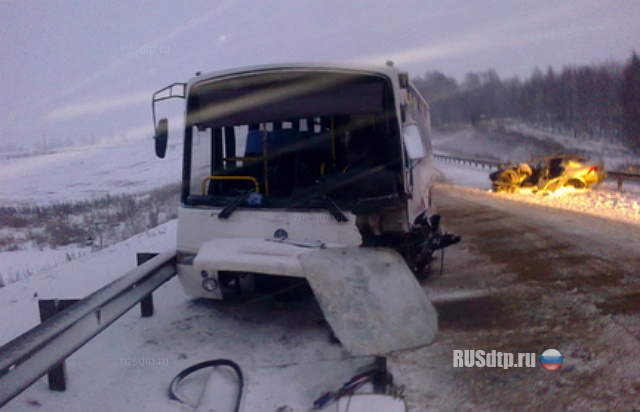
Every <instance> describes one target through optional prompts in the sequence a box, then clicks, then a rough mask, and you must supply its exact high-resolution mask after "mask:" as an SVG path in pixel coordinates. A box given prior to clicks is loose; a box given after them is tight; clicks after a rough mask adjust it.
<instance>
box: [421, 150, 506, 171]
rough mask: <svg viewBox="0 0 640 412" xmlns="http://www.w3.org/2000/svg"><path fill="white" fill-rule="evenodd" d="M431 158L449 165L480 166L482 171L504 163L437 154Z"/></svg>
mask: <svg viewBox="0 0 640 412" xmlns="http://www.w3.org/2000/svg"><path fill="white" fill-rule="evenodd" d="M433 157H434V158H435V159H437V160H442V161H444V162H451V163H462V164H468V165H470V166H476V167H478V166H481V167H482V168H483V169H484V168H485V167H488V168H489V169H493V168H495V169H497V168H498V167H500V165H501V164H504V162H496V161H494V160H484V159H473V158H470V157H458V156H447V155H443V154H437V153H434V154H433Z"/></svg>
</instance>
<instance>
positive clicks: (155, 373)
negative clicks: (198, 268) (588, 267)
mask: <svg viewBox="0 0 640 412" xmlns="http://www.w3.org/2000/svg"><path fill="white" fill-rule="evenodd" d="M486 144H487V142H482V141H479V142H477V145H476V146H473V145H470V143H469V141H468V140H467V141H466V142H465V141H463V139H462V138H459V137H455V136H451V135H447V136H438V135H437V134H436V136H435V138H434V146H435V148H436V150H438V151H439V152H446V153H451V154H460V152H461V151H462V150H463V149H464V148H465V147H466V148H467V153H465V154H466V155H468V156H476V157H486V156H483V154H484V155H486V154H487V153H486V152H483V151H482V150H480V149H481V148H482V147H485V146H486ZM506 146H510V147H513V145H506ZM505 150H506V149H505ZM519 150H520V149H519ZM522 150H524V149H522ZM527 150H528V149H527ZM181 153H182V148H181V146H180V145H175V144H174V145H172V146H171V148H170V150H169V151H168V154H167V158H166V159H164V160H158V159H156V158H155V155H154V153H153V147H152V142H151V141H144V142H133V143H128V144H125V145H120V146H113V147H106V146H105V147H91V148H83V149H80V148H76V149H73V150H67V151H59V152H57V153H52V154H46V155H39V156H30V157H14V158H6V157H5V158H2V159H0V170H1V172H0V204H1V205H3V206H11V205H27V204H47V203H49V202H63V201H73V200H82V199H85V198H92V197H98V196H101V195H104V194H107V193H109V194H117V193H137V192H140V191H144V190H149V189H153V188H156V187H160V186H163V185H165V184H168V183H174V182H176V181H177V180H178V177H179V176H180V156H181ZM522 155H523V156H524V153H522ZM436 164H437V167H438V171H439V180H440V181H443V182H447V183H450V184H455V185H460V186H465V187H467V189H465V190H468V191H469V192H474V191H482V192H486V191H488V190H489V188H490V182H489V178H488V174H489V172H488V170H487V169H478V168H474V167H469V166H460V165H452V164H445V163H439V162H437V163H436ZM495 196H500V197H502V198H504V199H509V200H512V201H513V205H514V207H517V206H518V204H520V202H525V203H537V204H541V205H544V206H546V207H548V208H550V209H551V208H562V209H569V210H574V211H577V212H580V213H587V214H596V215H599V216H604V217H607V218H610V219H614V220H619V221H623V222H628V223H630V224H640V206H639V205H640V187H639V186H638V185H634V184H628V183H626V182H625V185H624V188H623V190H622V191H619V190H618V189H617V187H616V186H615V183H612V182H607V183H605V184H603V185H601V186H600V187H599V188H597V189H596V190H593V191H570V192H569V191H568V192H564V193H561V194H556V195H548V196H542V195H531V194H529V195H527V194H517V195H515V194H495ZM175 236H176V224H175V222H170V223H167V224H164V225H162V226H159V227H157V228H154V229H152V230H149V231H148V232H146V233H143V234H140V235H137V236H135V237H133V238H131V239H129V240H127V241H126V242H122V243H120V244H118V245H115V246H112V247H109V248H107V249H104V250H102V251H99V252H93V253H91V251H90V250H89V249H87V248H81V247H70V248H66V249H62V250H44V251H37V250H35V249H33V250H22V251H14V252H3V253H0V262H1V267H2V269H3V271H5V272H6V271H7V269H10V271H24V270H25V269H26V270H28V271H31V272H33V273H34V275H33V276H30V277H28V278H26V279H23V280H21V281H20V282H16V283H13V284H10V285H8V286H6V287H4V288H0V307H2V313H1V314H0V344H4V343H6V342H8V341H9V340H11V339H13V338H14V337H16V336H18V335H19V334H21V333H23V332H25V331H26V330H28V329H30V328H31V327H33V326H35V325H36V324H37V323H38V322H39V319H38V313H37V300H38V299H42V298H81V297H84V296H86V295H88V294H89V293H90V292H92V291H94V290H95V289H97V288H99V287H101V286H103V285H105V284H107V283H108V282H110V281H112V280H113V279H115V278H117V277H118V276H120V275H122V274H123V273H124V272H126V271H127V270H130V269H132V268H133V267H134V266H135V254H136V253H137V252H160V251H164V250H167V249H170V248H172V247H174V246H175ZM155 296H156V298H155V301H156V309H157V314H156V315H154V317H152V318H150V319H140V317H139V313H138V311H137V310H132V311H130V312H129V313H128V314H126V315H125V316H124V317H123V318H122V319H121V320H119V321H118V322H116V323H115V324H114V325H112V326H111V327H110V328H108V329H107V331H105V332H104V333H103V334H101V335H99V336H98V337H97V338H96V339H94V340H93V341H91V342H90V343H89V344H87V345H86V346H85V347H84V348H82V349H81V350H79V351H78V352H77V353H76V354H74V355H73V356H72V357H71V358H70V359H69V360H68V362H67V368H68V372H69V379H70V380H69V387H70V389H69V390H68V391H67V392H65V393H53V392H49V391H48V390H47V388H46V380H44V379H41V380H39V381H38V382H37V383H36V384H35V385H33V386H32V387H31V388H29V389H28V390H27V391H25V392H24V393H23V394H21V395H20V396H19V397H18V398H17V399H15V400H14V401H13V402H11V403H10V404H9V405H7V407H6V408H5V409H3V410H7V411H24V410H87V409H88V408H89V409H91V410H95V411H108V410H157V411H161V410H167V411H180V410H189V409H187V408H184V407H181V406H180V405H179V404H177V403H175V402H173V401H169V400H168V398H167V396H166V387H167V385H168V383H169V382H170V380H171V378H172V377H173V376H174V375H175V374H176V373H177V372H179V371H180V370H182V369H183V368H185V367H187V366H190V365H192V364H194V363H196V362H200V361H203V360H207V359H211V358H224V357H229V358H233V359H234V360H236V361H237V362H238V363H239V364H240V365H241V366H242V367H243V368H244V369H245V373H246V374H247V376H248V380H249V385H248V388H249V389H248V392H247V393H246V396H245V409H244V410H247V411H276V410H277V411H279V412H286V411H294V410H295V411H297V410H307V409H308V408H309V406H310V404H309V400H310V399H314V398H315V397H317V396H318V395H319V394H321V393H322V392H323V391H326V390H328V389H333V388H334V387H336V386H339V385H340V384H341V383H342V382H344V381H345V380H346V379H347V378H349V377H350V376H352V375H354V374H355V373H356V372H357V369H358V367H361V366H362V365H363V364H366V363H368V362H370V361H371V359H356V360H354V359H350V358H349V356H348V354H347V353H346V352H345V351H344V350H343V349H342V348H341V347H340V346H337V345H332V344H330V343H329V335H330V331H329V329H328V326H327V325H326V324H325V323H324V322H323V318H322V314H321V312H320V311H319V308H317V307H316V306H313V305H311V306H310V304H309V303H308V302H307V303H301V304H300V305H303V306H301V307H297V308H296V310H294V311H291V310H290V309H291V307H290V306H289V307H288V308H289V310H287V309H286V308H287V307H285V306H282V307H278V306H277V305H276V306H274V305H266V304H265V303H264V302H257V303H256V304H255V306H254V307H252V308H247V307H246V306H242V305H239V304H238V303H234V302H231V303H220V302H218V303H210V302H202V301H198V300H192V299H190V298H188V297H187V296H185V295H184V293H183V292H182V290H181V288H180V286H179V285H178V283H177V280H176V279H173V280H172V281H170V282H169V283H168V284H167V285H165V286H163V287H162V288H160V289H159V290H158V291H157V292H156V293H155ZM261 305H264V307H263V306H261ZM256 307H258V308H259V309H260V310H256ZM114 343H117V344H114ZM283 347H286V348H287V351H286V352H284V353H283V351H282V348H283ZM285 366H286V367H285ZM123 382H124V383H125V384H123ZM134 384H135V390H132V389H131V388H130V385H134ZM105 388H109V394H108V395H105V394H104V393H103V392H101V391H104V390H105ZM192 390H193V391H194V392H193V393H191V394H190V395H191V396H192V398H195V399H197V394H196V393H197V390H195V389H192ZM141 394H142V395H141Z"/></svg>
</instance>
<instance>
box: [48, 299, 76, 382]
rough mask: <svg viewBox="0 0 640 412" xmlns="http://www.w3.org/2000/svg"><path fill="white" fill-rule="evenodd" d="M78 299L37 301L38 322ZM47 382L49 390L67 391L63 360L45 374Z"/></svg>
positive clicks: (65, 370) (65, 369)
mask: <svg viewBox="0 0 640 412" xmlns="http://www.w3.org/2000/svg"><path fill="white" fill-rule="evenodd" d="M78 300H79V299H41V300H38V309H39V310H40V322H44V321H46V320H47V319H49V318H50V317H52V316H53V315H55V314H56V313H58V312H62V311H63V310H65V309H66V308H68V307H69V306H71V305H73V304H74V303H76V302H77V301H78ZM47 379H48V381H49V390H52V391H57V392H64V391H66V390H67V368H66V366H65V363H64V360H63V361H62V362H60V363H58V364H56V365H55V366H54V367H53V368H51V370H50V371H49V373H47Z"/></svg>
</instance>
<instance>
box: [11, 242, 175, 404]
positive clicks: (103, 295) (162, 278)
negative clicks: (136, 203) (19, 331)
mask: <svg viewBox="0 0 640 412" xmlns="http://www.w3.org/2000/svg"><path fill="white" fill-rule="evenodd" d="M175 256H176V253H175V251H174V250H169V251H166V252H164V253H162V254H160V255H158V256H156V257H154V258H153V259H151V260H148V261H147V262H146V263H143V264H142V265H141V266H138V267H136V268H135V269H133V270H131V271H130V272H128V273H126V274H125V275H123V276H122V277H120V278H118V279H116V280H115V281H113V282H111V283H110V284H108V285H106V286H105V287H103V288H101V289H99V290H97V291H96V292H94V293H92V294H91V295H89V296H88V297H86V298H84V299H82V300H80V301H78V302H76V303H75V304H73V305H71V306H70V307H68V308H67V309H65V310H63V311H61V312H59V313H57V314H56V315H54V316H53V317H51V318H49V319H48V320H46V321H44V322H43V323H41V324H40V325H38V326H36V327H34V328H33V329H31V330H29V331H28V332H26V333H24V334H23V335H20V336H18V337H17V338H15V339H14V340H12V341H11V342H9V343H7V344H5V345H4V346H2V347H0V407H2V406H4V405H5V404H7V403H8V402H9V401H10V400H11V399H13V398H14V397H16V396H17V395H19V394H20V393H21V392H22V391H24V390H25V389H27V388H28V387H29V386H31V385H32V384H33V383H34V382H35V381H37V380H38V379H39V378H40V377H41V376H43V375H44V374H46V373H47V372H48V371H49V370H51V369H52V368H54V367H55V366H56V365H58V364H59V363H60V362H62V361H64V360H65V359H66V358H67V357H69V356H70V355H71V354H72V353H74V352H75V351H76V350H78V349H79V348H81V347H82V346H83V345H84V344H85V343H87V342H88V341H89V340H91V339H92V338H94V337H95V336H96V335H97V334H99V333H100V332H101V331H103V330H104V329H105V328H107V327H108V326H109V325H111V324H112V323H113V322H114V321H115V320H116V319H118V318H119V317H120V316H122V315H124V314H125V313H126V312H127V311H128V310H129V309H131V308H132V307H133V306H135V305H136V304H137V303H138V302H140V301H141V300H143V299H145V297H147V296H148V295H149V294H150V293H151V292H153V291H154V290H156V289H157V288H158V287H160V286H161V285H162V284H163V283H165V282H166V281H168V280H169V279H171V278H172V277H173V276H175V274H176V258H175Z"/></svg>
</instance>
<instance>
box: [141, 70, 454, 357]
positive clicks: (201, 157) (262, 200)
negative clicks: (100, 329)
mask: <svg viewBox="0 0 640 412" xmlns="http://www.w3.org/2000/svg"><path fill="white" fill-rule="evenodd" d="M175 97H179V98H183V99H185V101H186V111H185V124H184V155H183V170H182V189H181V205H180V208H179V216H178V239H177V253H178V268H179V272H178V276H179V279H180V281H181V283H182V286H183V287H184V289H185V291H186V293H187V294H189V295H192V296H197V297H203V298H213V299H222V298H223V297H224V296H226V295H227V294H229V293H232V294H243V293H246V291H248V290H251V289H253V288H258V287H264V286H265V285H267V286H268V285H270V284H274V283H275V284H278V280H281V279H286V278H304V279H306V280H308V281H309V283H310V285H311V287H312V289H313V291H314V293H315V295H316V296H317V297H318V299H319V301H320V304H321V306H322V305H323V302H325V303H326V305H324V306H326V307H323V310H325V309H326V308H327V307H331V310H334V311H342V312H344V311H349V310H351V309H350V307H351V306H353V304H354V303H353V301H352V298H353V295H354V294H357V293H358V288H359V287H360V288H361V287H362V282H365V283H367V285H368V286H367V287H368V288H369V289H368V292H370V293H368V294H367V297H364V298H363V299H364V300H365V301H366V302H362V304H363V305H369V306H371V305H378V304H379V301H380V300H384V299H385V297H380V296H378V295H385V294H389V293H398V291H404V292H402V293H404V295H403V296H404V297H403V298H402V299H407V300H408V301H410V300H411V299H412V298H411V297H410V296H413V295H415V296H416V297H415V299H417V300H416V301H415V302H414V303H416V302H417V303H416V304H417V305H418V306H421V307H424V308H423V309H420V310H423V311H424V310H426V311H428V312H429V316H430V317H432V318H433V322H435V312H434V310H433V308H432V307H431V305H430V303H429V302H428V301H426V298H424V296H423V295H424V294H423V292H422V290H421V288H420V287H419V285H418V283H417V281H416V279H415V276H418V277H420V276H424V275H425V273H426V272H427V270H428V267H429V263H430V262H431V260H432V257H433V254H434V252H435V251H436V250H438V249H441V248H443V247H446V246H448V245H450V244H453V243H456V242H457V241H458V240H459V237H457V236H454V235H450V234H446V233H443V232H442V230H441V229H440V227H439V217H438V216H437V215H432V210H431V208H432V201H433V199H432V185H433V182H434V178H435V170H434V165H433V158H432V153H431V151H432V149H431V139H430V123H429V107H428V106H427V104H426V103H425V101H424V99H423V98H422V97H421V96H420V94H419V93H418V92H417V91H416V89H415V88H414V87H413V86H412V85H411V84H410V82H409V79H408V75H407V73H403V72H400V71H398V70H397V69H396V68H395V67H394V66H393V64H391V63H389V64H387V65H386V66H381V67H351V66H337V65H318V64H292V65H269V66H259V67H249V68H243V69H236V70H231V71H223V72H216V73H209V74H198V75H196V77H194V78H192V79H191V80H189V82H187V83H176V84H173V85H171V86H168V87H166V88H164V89H161V90H159V91H158V92H156V93H155V94H154V95H153V99H152V100H153V117H154V125H155V126H156V136H155V144H156V154H157V155H158V156H159V157H161V158H162V157H164V154H165V151H166V148H167V138H168V129H169V128H168V121H167V119H161V120H159V121H158V122H157V124H156V112H155V110H156V103H158V102H159V101H162V100H166V99H171V98H175ZM356 278H358V279H356ZM394 282H395V283H394ZM412 289H415V291H413V290H412ZM391 290H394V291H395V292H391ZM336 294H339V295H340V296H338V297H336V296H333V295H336ZM329 295H331V296H329ZM343 295H344V296H343ZM418 295H422V297H421V296H418ZM341 299H342V303H336V302H337V301H340V300H341ZM356 300H357V299H356ZM373 300H377V301H376V302H374V301H373ZM327 310H328V309H327ZM420 310H417V312H416V314H420ZM325 315H327V313H326V311H325ZM334 315H335V314H334ZM423 315H424V314H423ZM330 316H331V315H328V316H327V317H328V318H329V317H330ZM388 316H391V314H390V315H388ZM390 322H395V321H394V320H392V319H390ZM433 322H431V323H433ZM333 326H335V325H333ZM431 327H433V328H432V329H433V331H435V327H434V325H433V324H431V326H430V328H431ZM334 329H335V327H334ZM391 329H393V328H391ZM335 332H336V334H337V335H338V337H340V334H339V333H338V331H335ZM427 335H429V334H427ZM392 346H393V345H392ZM382 349H384V348H382Z"/></svg>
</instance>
